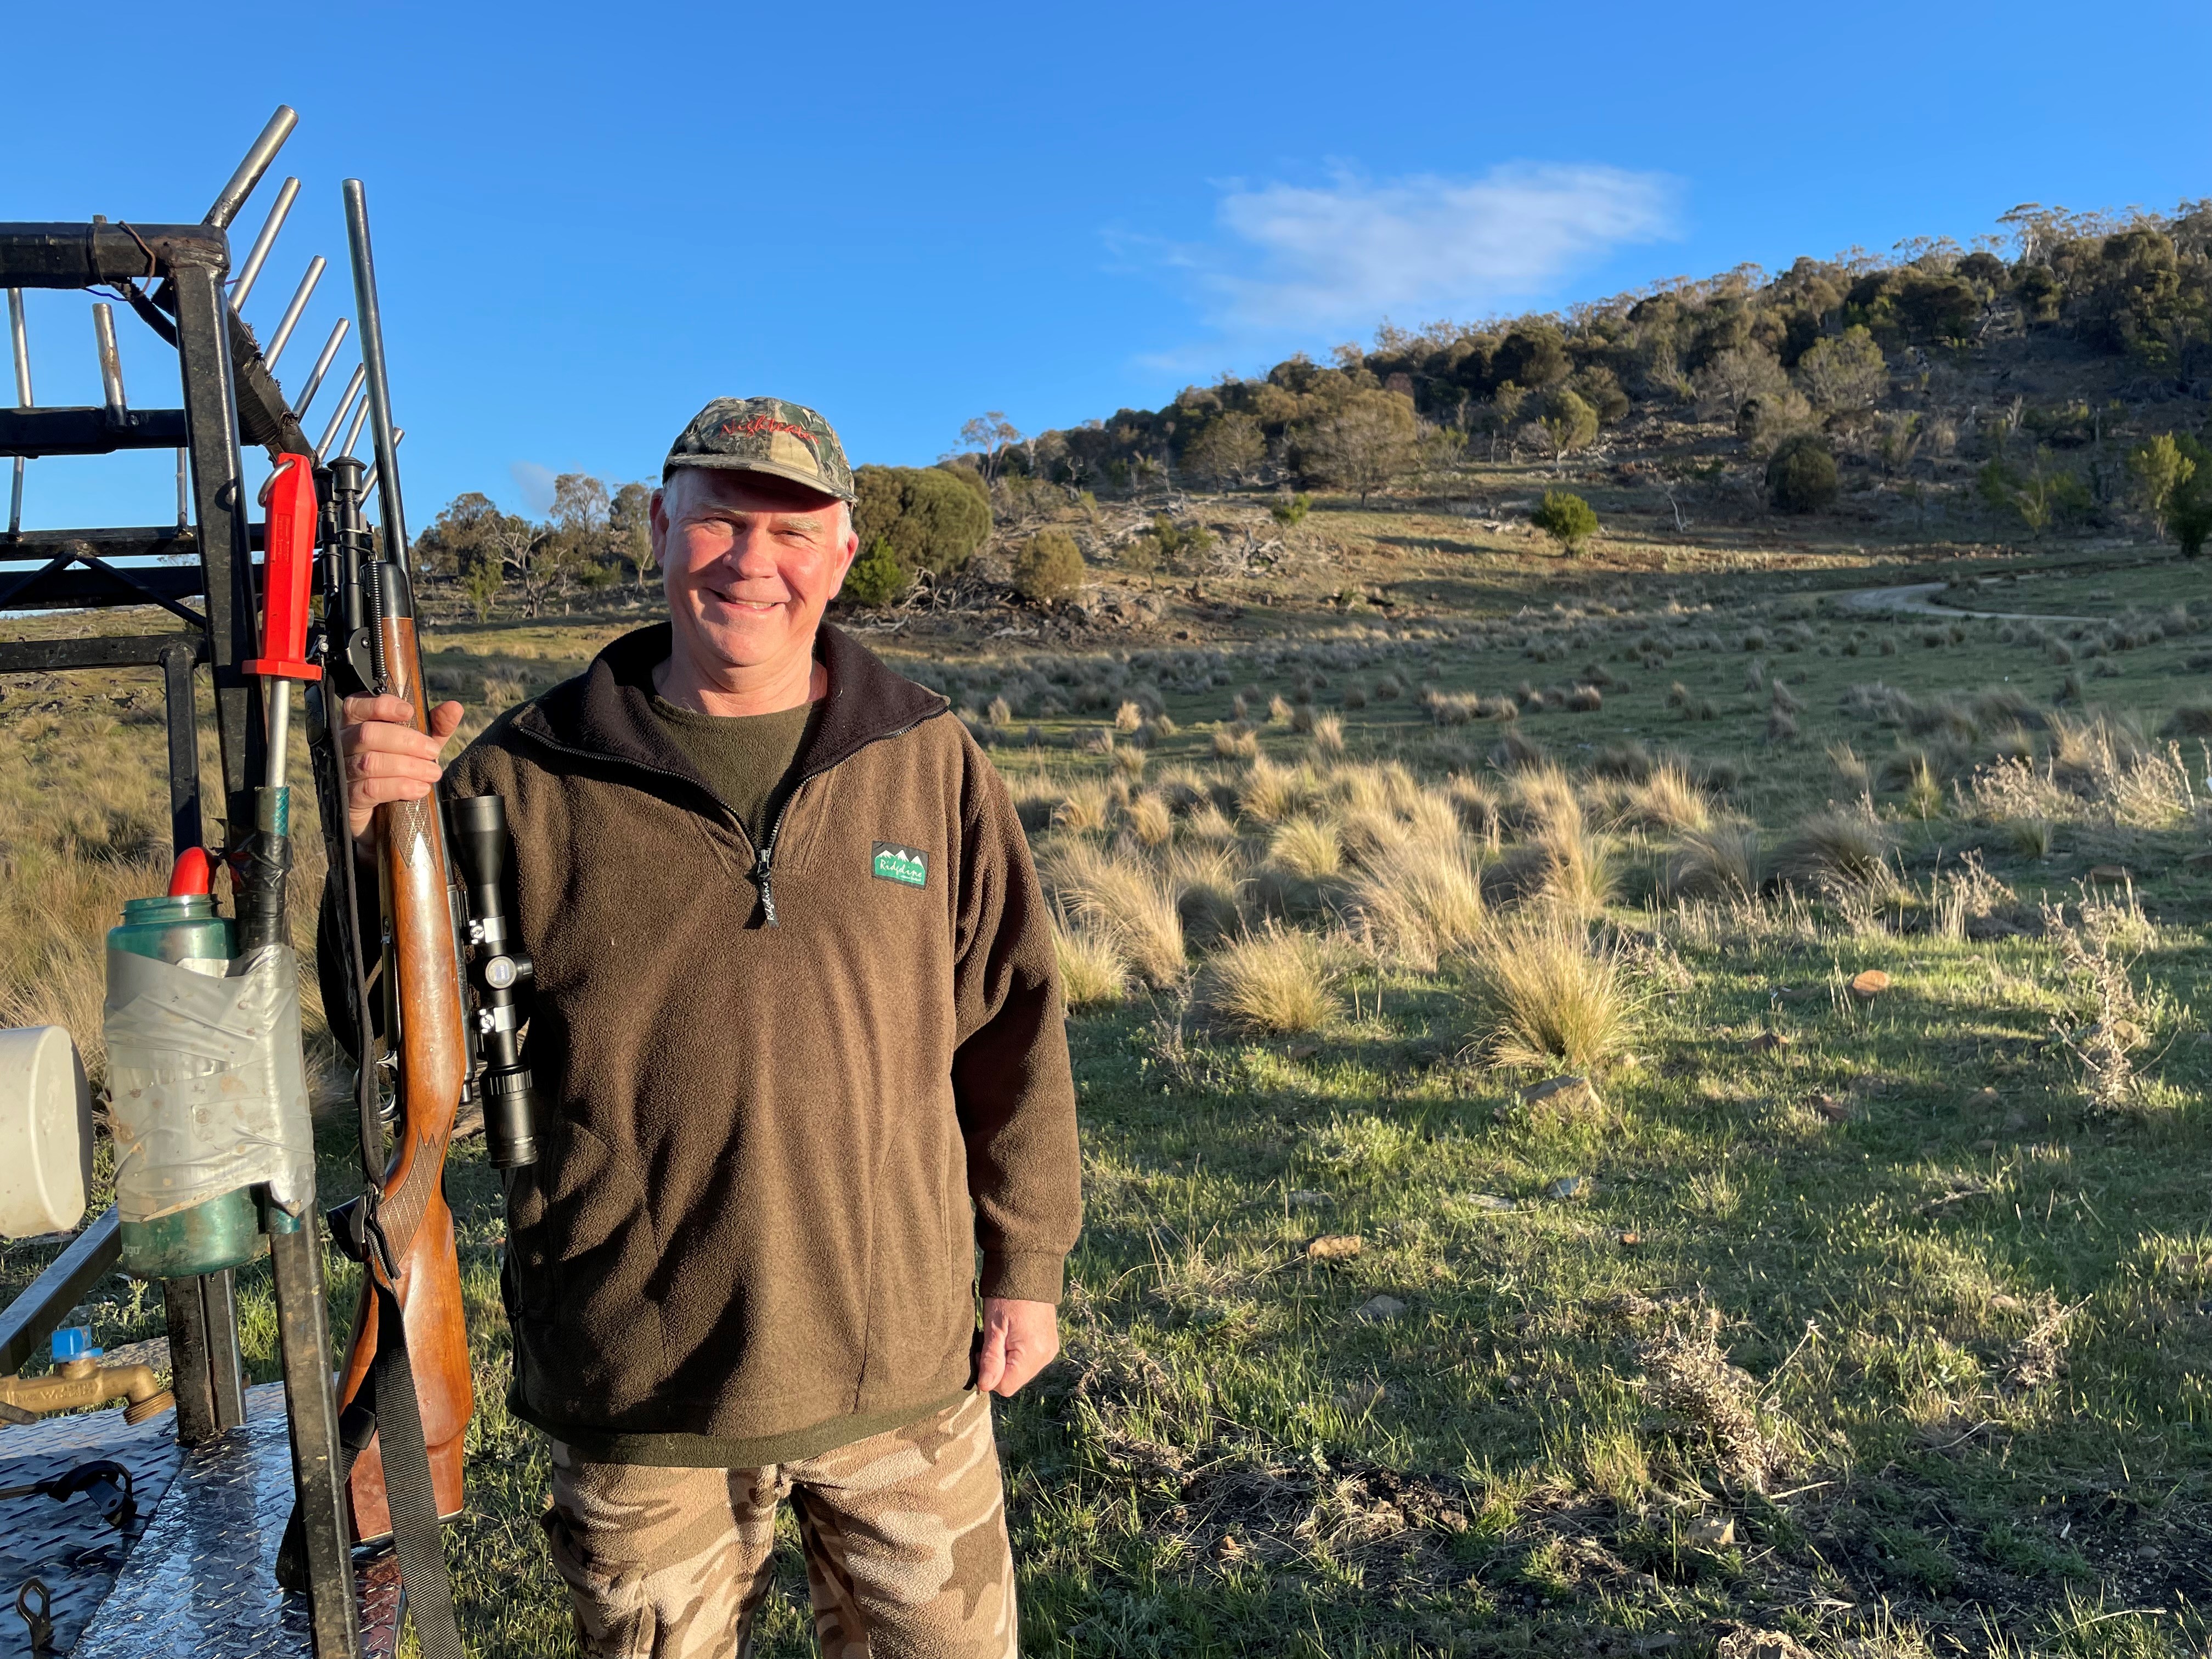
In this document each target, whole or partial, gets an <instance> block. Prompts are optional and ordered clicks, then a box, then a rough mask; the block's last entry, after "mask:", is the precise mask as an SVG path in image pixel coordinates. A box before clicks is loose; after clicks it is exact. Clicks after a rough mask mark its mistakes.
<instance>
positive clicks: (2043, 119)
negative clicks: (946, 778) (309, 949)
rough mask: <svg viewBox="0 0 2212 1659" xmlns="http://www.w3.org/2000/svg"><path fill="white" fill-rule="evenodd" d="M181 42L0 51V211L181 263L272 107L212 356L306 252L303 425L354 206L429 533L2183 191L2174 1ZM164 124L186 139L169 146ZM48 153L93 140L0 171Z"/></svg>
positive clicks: (513, 24)
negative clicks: (262, 174) (797, 428)
mask: <svg viewBox="0 0 2212 1659" xmlns="http://www.w3.org/2000/svg"><path fill="white" fill-rule="evenodd" d="M178 15H179V9H176V8H172V7H165V8H160V9H156V8H153V7H149V6H143V5H123V6H111V7H107V8H104V9H99V10H97V11H94V10H91V9H75V8H62V7H55V6H39V7H18V8H13V9H11V11H10V15H8V16H7V17H5V18H4V19H0V64H6V65H7V67H8V70H9V73H8V75H7V76H6V82H5V84H6V89H7V97H8V100H9V115H10V123H9V125H10V130H11V131H12V132H14V133H15V134H17V135H19V138H18V141H17V142H15V143H11V144H10V146H9V154H8V155H7V156H6V158H5V160H4V161H0V213H4V215H5V216H6V217H8V218H10V219H77V220H81V219H83V218H85V217H88V216H90V215H91V214H93V213H95V212H100V213H106V215H108V216H110V217H113V218H131V219H137V220H151V221H156V222H160V221H164V220H190V219H197V217H198V216H200V214H201V213H202V212H203V211H204V210H205V207H206V204H207V203H208V201H209V199H210V197H212V196H213V194H214V192H215V191H216V188H217V187H218V186H219V185H221V183H222V180H223V179H225V178H226V177H227V176H228V173H229V171H230V168H231V167H232V166H233V165H234V161H236V158H237V156H238V155H239V154H240V152H241V151H242V150H243V149H244V148H245V146H246V143H248V142H249V141H250V140H251V138H252V136H253V134H254V133H255V132H256V131H258V130H259V128H260V125H261V124H262V122H263V120H264V118H266V117H267V115H268V113H269V112H270V110H271V109H272V108H273V107H274V106H276V104H277V103H279V102H284V103H289V104H291V105H293V106H295V107H296V108H297V109H298V110H299V112H300V126H299V130H298V131H297V133H296V134H295V136H294V137H293V139H292V141H291V143H290V144H289V146H288V147H287V149H286V150H285V152H284V154H283V156H282V158H280V161H279V164H278V167H277V169H276V175H273V176H272V179H271V181H270V183H269V184H266V185H264V187H263V190H262V191H260V192H259V193H258V194H257V195H256V197H255V198H254V200H253V202H252V204H249V206H248V208H247V210H246V214H245V215H244V216H243V217H242V219H241V222H240V228H239V231H238V232H237V233H236V234H237V235H238V240H239V244H240V256H241V257H242V252H243V247H244V246H245V243H246V240H248V239H250V237H251V235H252V233H253V232H254V231H255V230H257V229H258V228H259V225H260V222H261V218H262V216H263V214H264V212H265V210H266V208H267V205H268V204H269V201H270V195H271V192H272V191H273V186H274V182H275V178H276V177H280V176H282V175H283V173H296V174H298V175H299V176H300V178H301V183H302V191H301V201H300V205H299V206H298V207H297V208H296V209H295V211H294V214H293V216H292V220H291V222H290V224H289V226H288V228H287V229H286V231H285V234H284V236H283V240H282V241H281V242H280V244H279V246H278V250H277V252H276V256H275V257H274V258H273V259H272V261H271V262H270V269H269V270H268V272H267V273H266V274H265V275H264V277H263V278H262V280H261V283H260V284H259V286H258V288H257V289H256V290H255V292H254V294H253V295H252V299H251V301H250V302H249V304H248V306H247V307H246V314H247V316H248V318H249V319H252V320H253V321H255V322H256V323H257V324H258V325H261V327H262V328H263V329H264V332H265V331H266V329H267V327H268V325H270V323H272V322H273V321H274V319H275V318H276V316H277V314H278V313H280V312H281V311H282V310H283V305H284V302H285V301H286V300H287V299H288V298H289V295H290V293H291V290H292V289H293V286H294V284H295V283H296V282H297V280H298V278H299V276H300V273H301V270H302V269H303V268H304V266H305V265H306V263H307V258H308V257H309V256H310V255H311V254H313V253H315V252H321V253H324V254H325V255H327V256H329V257H330V258H331V259H332V261H333V266H332V270H331V274H330V275H329V276H326V277H325V281H324V283H323V286H322V289H321V290H320V291H319V294H318V295H317V297H316V300H315V301H314V303H313V306H312V307H311V309H310V311H309V313H308V319H307V322H306V323H305V324H303V325H302V327H301V339H300V340H299V341H298V342H297V343H295V344H294V345H293V347H292V348H291V350H290V353H289V356H288V358H287V361H286V362H285V363H284V364H283V377H284V378H285V379H286V380H287V382H288V384H295V383H296V378H297V377H298V376H299V375H300V374H302V373H303V372H304V370H305V368H306V367H307V362H309V361H310V360H311V358H312V355H313V348H314V346H315V345H316V344H317V343H319V341H320V339H321V338H322V337H323V335H324V334H325V332H326V331H328V328H329V326H330V324H331V321H332V320H333V319H335V318H336V317H337V316H338V315H339V314H341V313H346V312H349V311H350V310H351V301H350V295H349V286H348V283H347V281H346V277H345V273H344V267H343V248H344V241H343V230H342V228H341V222H340V218H339V208H338V181H339V179H341V178H342V177H343V176H346V175H349V174H356V175H358V176H360V177H362V179H365V180H366V181H367V184H368V191H369V203H370V208H371V211H372V215H373V217H374V228H375V231H376V235H377V240H378V259H379V264H380V276H381V278H382V283H383V288H384V299H385V306H386V331H387V334H388V337H389V341H390V350H391V356H392V383H393V388H394V402H395V406H396V412H397V416H398V421H399V422H400V424H401V425H403V426H404V427H406V428H408V430H409V437H408V441H407V444H406V447H405V449H404V451H403V457H404V467H403V471H404V476H405V478H406V485H407V492H406V493H407V499H408V505H409V517H410V520H412V522H413V526H415V527H416V528H419V527H420V526H422V525H424V524H427V523H428V520H429V519H430V517H431V515H432V514H433V513H435V510H436V508H437V507H438V506H439V505H440V504H441V502H443V501H445V500H447V498H449V497H450V496H452V495H453V494H455V493H456V492H458V491H460V490H464V489H483V490H484V491H486V492H487V493H489V494H490V495H493V496H494V497H495V498H496V499H498V500H500V501H501V502H502V503H503V504H504V505H507V506H508V507H513V508H524V507H531V506H533V505H542V503H543V495H541V494H540V492H541V491H542V490H543V489H544V487H545V485H546V483H548V482H550V477H551V475H552V474H553V473H554V472H555V471H567V470H571V469H580V470H584V471H592V472H595V473H598V474H599V475H601V476H603V477H607V478H609V479H611V480H614V481H617V482H618V481H620V480H623V479H626V478H631V477H647V476H651V475H653V473H654V472H655V471H656V470H657V465H658V461H659V456H660V455H661V453H663V452H664V451H665V447H666V445H667V442H668V441H669V438H670V437H671V435H672V434H673V433H674V432H675V431H676V430H678V428H680V427H681V426H682V424H683V423H684V421H685V419H686V418H688V417H689V416H690V414H691V413H692V412H693V411H694V410H696V408H697V407H698V406H699V405H700V404H702V403H704V402H705V401H706V400H707V399H708V398H709V397H712V396H714V395H717V394H721V393H736V394H744V393H750V392H776V393H780V394H781V395H784V396H787V397H791V398H798V399H800V400H802V401H805V402H810V403H813V404H817V406H819V407H820V408H821V409H822V410H823V411H824V412H825V413H827V414H828V415H829V416H830V418H831V419H832V420H833V421H834V422H836V424H837V425H838V427H839V428H840V429H841V431H842V433H843V435H844V436H845V439H846V442H847V445H848V448H849V449H850V450H851V452H852V453H853V456H854V459H855V460H856V461H867V460H876V461H889V462H903V463H917V462H926V461H927V460H930V459H934V458H935V457H936V456H937V455H938V454H939V453H942V452H944V451H945V450H946V449H947V448H948V447H951V445H952V443H953V441H954V439H955V437H956V435H957V432H958V429H959V427H960V424H961V422H962V421H963V419H965V418H966V417H967V416H971V415H975V414H977V413H980V412H981V411H982V410H986V409H1002V410H1005V411H1006V413H1007V415H1008V416H1009V417H1010V418H1011V419H1012V420H1013V422H1015V423H1016V424H1017V425H1018V426H1020V427H1022V428H1024V429H1025V430H1035V429H1038V428H1044V427H1048V426H1060V425H1067V424H1072V423H1073V422H1079V421H1081V420H1083V419H1085V418H1086V417H1089V416H1105V415H1110V414H1111V413H1112V412H1113V411H1114V410H1115V409H1116V408H1119V407H1121V406H1123V405H1131V406H1147V405H1152V404H1158V402H1160V401H1161V400H1163V399H1164V398H1168V397H1170V396H1172V395H1173V393H1174V392H1176V390H1177V389H1178V388H1179V387H1181V386H1183V385H1186V384H1188V383H1189V382H1191V381H1194V380H1199V381H1204V380H1212V378H1213V377H1214V376H1215V375H1216V374H1219V373H1220V372H1222V371H1223V370H1234V371H1237V372H1243V373H1249V372H1254V371H1256V370H1259V369H1261V368H1265V367H1266V366H1267V364H1269V363H1271V362H1274V361H1275V360H1276V359H1278V358H1279V357H1280V356H1284V355H1285V354H1286V353H1287V352H1289V351H1291V350H1293V349H1300V348H1304V349H1309V350H1311V351H1313V352H1315V353H1316V355H1319V354H1322V353H1323V352H1325V351H1326V350H1327V349H1328V347H1329V346H1330V345H1332V344H1334V343H1336V342H1338V341H1340V340H1346V339H1355V338H1356V339H1359V340H1362V341H1364V340H1367V339H1368V338H1369V337H1371V335H1372V333H1373V331H1374V329H1375V325H1376V323H1377V322H1378V321H1379V320H1381V319H1382V318H1383V317H1384V316H1385V315H1388V316H1389V317H1390V318H1391V319H1394V320H1395V321H1396V322H1398V323H1400V324H1402V325H1419V324H1420V323H1423V322H1425V321H1427V320H1429V319H1431V318H1435V317H1438V316H1451V317H1457V318H1474V317H1480V316H1483V315H1486V314H1492V313H1499V312H1510V311H1516V310H1521V309H1525V308H1530V307H1553V306H1556V305H1560V304H1565V303H1568V302H1571V301H1576V300H1580V299H1595V298H1599V297H1602V296H1604V295H1609V294H1613V293H1618V292H1620V291H1622V290H1625V289H1632V288H1636V287H1639V286H1641V285H1643V284H1644V283H1649V282H1651V281H1654V280H1656V279H1660V278H1663V277H1667V276H1674V275H1677V274H1693V275H1705V274H1708V273H1711V272H1712V271H1715V270H1723V269H1725V268H1727V267H1729V266H1730V265H1733V264H1737V263H1738V262H1740V261H1744V260H1754V261H1759V262H1761V263H1763V264H1767V265H1769V266H1776V265H1780V264H1786V263H1787V262H1788V261H1789V260H1790V258H1793V257H1794V256H1795V255H1796V254H1798V253H1800V252H1812V253H1817V254H1823V255H1826V254H1830V253H1833V252H1837V251H1838V250H1839V249H1842V248H1844V247H1848V246H1854V245H1857V246H1864V247H1867V248H1869V249H1872V250H1875V251H1881V250H1886V249H1887V248H1888V247H1889V246H1891V245H1892V244H1893V243H1894V242H1896V241H1897V240H1899V239H1900V238H1902V237H1906V236H1912V235H1944V234H1948V235H1950V236H1953V237H1955V238H1957V239H1958V240H1960V241H1962V242H1964V241H1966V240H1969V239H1971V238H1972V237H1973V236H1975V235H1978V234H1984V233H1987V232H1989V231H1991V230H1993V229H1994V228H1996V227H1995V223H1994V222H1995V220H1996V216H1998V215H1999V214H2001V213H2002V212H2004V211H2005V210H2007V209H2008V208H2010V207H2011V206H2013V205H2014V204H2016V203H2019V202H2022V201H2028V200H2034V201H2040V202H2044V203H2046V204H2065V205H2067V206H2069V207H2072V208H2076V209H2091V208H2120V207H2125V206H2127V205H2130V204H2141V205H2143V206H2147V207H2152V208H2156V209H2160V210H2168V209H2171V208H2172V205H2173V204H2174V203H2175V202H2176V201H2177V200H2179V199H2180V198H2181V197H2185V196H2186V197H2196V196H2203V195H2212V136H2208V135H2212V123H2208V122H2207V120H2206V113H2207V112H2206V108H2205V102H2206V99H2205V88H2204V83H2203V65H2204V64H2205V63H2206V62H2208V61H2212V7H2208V6H2206V5H2204V4H2203V0H2193V3H2189V4H2164V3H2146V4H2138V5H2136V6H2134V7H2131V8H2129V9H2126V10H2125V11H2124V13H2118V12H2116V13H2112V14H2104V15H2105V16H2106V22H2104V23H2102V24H2099V23H2096V22H2095V21H2093V18H2094V14H2092V13H2090V12H2087V11H2084V10H2083V9H2081V8H2080V7H2078V6H2068V7H2063V8H2062V7H2060V6H2058V5H2056V4H2048V3H2039V0H2028V3H2023V4H2017V5H2014V6H2008V7H2005V8H2001V9H1990V8H1971V9H1970V8H1965V7H1942V6H1930V5H1927V4H1924V3H1923V4H1917V5H1897V4H1887V3H1864V4H1861V5H1858V6H1856V7H1850V8H1845V9H1836V8H1832V7H1825V8H1818V9H1814V8H1797V9H1793V8H1784V7H1776V6H1772V5H1771V4H1762V5H1758V6H1747V5H1733V4H1720V5H1713V6H1706V7H1701V8H1695V9H1690V10H1687V11H1684V10H1681V9H1671V10H1670V9H1666V8H1654V7H1650V6H1648V5H1635V6H1629V5H1613V4H1604V5H1586V6H1582V7H1577V8H1571V9H1570V8H1563V7H1547V8H1532V7H1524V6H1514V7H1502V6H1474V5H1466V4H1461V5H1411V4H1405V5H1394V4H1367V5H1364V6H1360V7H1356V8H1352V9H1346V8H1343V7H1340V6H1334V5H1331V6H1322V5H1303V4H1283V3H1273V4H1268V5H1265V6H1261V5H1233V6H1232V5H1202V4H1201V5H1192V4H1189V3H1184V4H1180V5H1173V6H1162V5H1153V4H1142V3H1139V4H1127V5H1122V6H1119V7H1115V8H1110V9H1107V8H1096V7H1082V8H1054V7H1036V8H1016V9H1006V8H995V9H994V8H985V9H972V8H971V9H951V8H945V9H939V10H937V11H936V12H934V13H933V14H927V13H924V12H923V11H921V9H917V8H914V7H911V6H907V7H896V8H894V7H878V6H871V5H865V4H862V5H850V6H846V7H842V8H785V9H766V8H750V7H748V8H744V9H738V8H707V7H698V6H690V7H684V8H680V9H679V8H667V9H662V8H653V7H634V8H623V9H617V8H613V7H606V6H597V7H590V8H586V7H580V6H568V5H562V4H557V3H551V4H549V3H538V4H532V5H530V6H526V7H525V6H515V5H461V4H446V5H439V6H428V5H412V4H409V5H386V6H379V7H374V8H370V9H362V10H356V11H352V12H329V11H325V10H323V9H315V10H313V11H310V10H308V9H271V8H262V7H253V6H229V7H225V8H222V9H221V11H220V14H219V15H220V19H221V28H220V32H219V33H216V34H214V35H212V36H211V37H210V38H206V39H196V38H193V37H191V36H189V35H185V34H183V33H179V30H178V28H177V25H176V21H175V20H176V18H177V17H178ZM210 15H216V14H210ZM702 15H703V16H704V17H705V18H706V20H707V21H701V20H702ZM185 76H204V77H207V80H208V82H209V84H208V85H207V86H206V87H205V88H204V89H203V88H191V89H188V88H186V87H185V85H184V84H183V83H182V82H181V81H180V77H185ZM184 102H191V103H193V104H195V105H196V106H197V107H199V108H201V109H202V110H204V121H203V122H202V123H201V124H200V125H197V126H196V127H194V128H193V129H192V130H191V131H168V130H164V129H162V128H161V126H160V125H157V116H158V114H159V112H161V111H163V110H164V109H165V108H167V107H171V106H175V105H177V104H179V103H184ZM45 122H51V123H52V124H53V130H55V131H66V132H69V133H70V134H71V135H72V137H75V138H79V139H82V140H91V141H97V142H98V146H99V147H98V148H93V147H91V146H90V145H89V144H88V143H62V142H59V141H58V140H55V139H47V138H34V139H33V142H31V143H28V144H25V143H22V142H21V139H20V135H23V134H26V133H29V134H36V133H38V132H39V131H40V124H41V123H45ZM30 304H31V327H32V332H33V366H34V368H35V370H36V385H35V391H36V393H37V396H38V398H39V400H40V402H41V403H64V402H73V403H96V402H97V401H98V400H99V391H98V381H97V377H96V374H95V372H94V357H93V350H92V342H91V333H92V325H91V322H90V319H89V313H88V301H87V300H86V299H85V298H84V297H83V296H81V295H51V294H47V295H40V294H33V295H31V296H30ZM122 327H123V349H124V356H125V369H126V378H127V380H128V381H129V384H130V387H131V398H132V401H133V402H134V403H137V404H142V405H151V404H164V403H172V402H173V401H174V398H175V392H174V386H175V380H174V369H173V359H171V360H170V361H169V362H164V361H163V359H164V356H165V355H166V354H165V349H163V348H161V346H160V345H159V344H158V343H157V342H155V340H154V339H153V337H151V336H150V335H149V334H148V333H147V332H146V331H144V330H143V327H141V326H139V325H137V324H136V323H135V322H134V321H131V320H130V319H128V318H127V317H126V318H125V319H124V321H123V324H122ZM341 362H342V370H341V372H343V365H344V364H345V363H346V362H349V358H347V359H342V360H341ZM334 390H335V388H333V389H332V390H331V391H326V392H325V394H324V396H325V399H327V398H330V397H331V396H332V395H333V394H334ZM326 407H327V404H325V408H326ZM309 426H310V428H311V433H312V432H313V430H317V429H319V421H316V420H313V419H311V420H310V422H309ZM30 479H31V481H30V488H29V492H28V495H27V502H26V508H25V522H26V523H27V525H31V526H55V525H64V524H82V523H111V524H112V523H132V522H158V521H160V520H162V519H163V518H165V517H166V516H167V514H168V513H169V512H170V510H171V506H170V504H171V501H172V499H173V487H172V484H171V482H170V479H169V477H168V475H167V471H166V469H165V466H164V465H163V464H162V463H161V462H160V461H159V460H158V459H156V458H150V457H141V458H134V459H131V460H128V461H120V462H117V461H107V462H94V461H65V460H47V461H40V462H35V463H33V465H32V467H31V471H30Z"/></svg>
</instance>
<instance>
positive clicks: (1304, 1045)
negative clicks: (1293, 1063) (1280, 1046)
mask: <svg viewBox="0 0 2212 1659" xmlns="http://www.w3.org/2000/svg"><path fill="white" fill-rule="evenodd" d="M1283 1052H1284V1054H1286V1055H1287V1056H1289V1057H1290V1058H1291V1059H1292V1060H1311V1059H1312V1058H1313V1057H1314V1056H1315V1055H1316V1054H1319V1053H1320V1052H1321V1044H1319V1043H1318V1042H1293V1043H1292V1044H1291V1046H1290V1047H1289V1048H1285V1049H1284V1050H1283Z"/></svg>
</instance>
